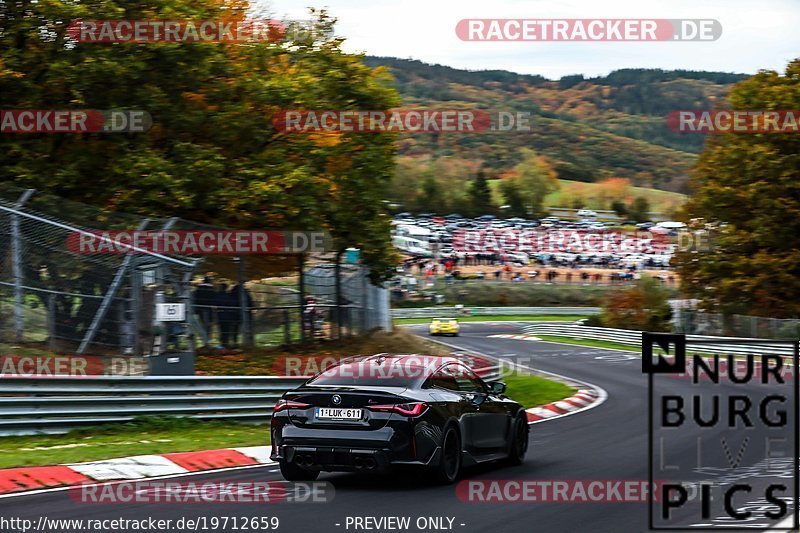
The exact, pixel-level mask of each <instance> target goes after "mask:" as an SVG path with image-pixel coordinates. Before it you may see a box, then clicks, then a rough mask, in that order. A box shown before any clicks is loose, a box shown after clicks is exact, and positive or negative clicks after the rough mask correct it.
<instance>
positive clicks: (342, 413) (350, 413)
mask: <svg viewBox="0 0 800 533" xmlns="http://www.w3.org/2000/svg"><path fill="white" fill-rule="evenodd" d="M316 416H317V418H327V419H329V420H361V409H343V408H341V407H318V408H317V414H316Z"/></svg>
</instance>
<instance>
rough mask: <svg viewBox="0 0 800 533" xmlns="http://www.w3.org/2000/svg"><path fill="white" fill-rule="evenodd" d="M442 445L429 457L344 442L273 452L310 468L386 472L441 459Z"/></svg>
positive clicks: (274, 457) (279, 458)
mask: <svg viewBox="0 0 800 533" xmlns="http://www.w3.org/2000/svg"><path fill="white" fill-rule="evenodd" d="M440 454H441V449H440V448H436V450H434V453H433V454H432V455H431V457H430V458H428V459H427V460H425V461H420V460H412V461H408V460H402V459H398V458H396V457H395V456H394V454H393V453H392V451H391V450H389V449H372V448H352V447H344V446H293V445H284V446H280V447H278V449H277V453H274V454H272V455H271V456H270V458H271V459H272V460H273V461H286V462H290V463H297V464H298V465H299V466H302V467H303V468H306V469H309V470H326V471H332V472H333V471H335V472H385V471H386V470H388V469H389V468H390V467H391V466H401V465H402V466H427V465H431V464H436V463H437V462H438V461H439V455H440Z"/></svg>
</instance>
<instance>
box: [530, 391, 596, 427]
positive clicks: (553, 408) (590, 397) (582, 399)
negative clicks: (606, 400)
mask: <svg viewBox="0 0 800 533" xmlns="http://www.w3.org/2000/svg"><path fill="white" fill-rule="evenodd" d="M599 397H600V394H599V393H598V392H597V391H596V390H594V389H581V390H579V391H578V392H576V393H575V394H573V395H572V396H570V397H569V398H564V399H563V400H558V401H557V402H552V403H548V404H546V405H540V406H538V407H531V408H530V409H525V413H526V414H527V415H528V423H529V424H536V423H537V422H543V421H545V420H548V419H551V418H557V417H561V416H564V415H567V414H571V413H573V412H576V411H581V410H583V409H586V408H587V407H589V406H590V405H592V404H594V403H595V402H596V401H598V399H599Z"/></svg>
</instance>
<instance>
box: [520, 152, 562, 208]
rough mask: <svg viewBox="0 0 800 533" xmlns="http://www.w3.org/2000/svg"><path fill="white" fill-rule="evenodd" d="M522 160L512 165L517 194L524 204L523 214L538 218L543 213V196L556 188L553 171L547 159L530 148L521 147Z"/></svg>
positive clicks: (556, 181)
mask: <svg viewBox="0 0 800 533" xmlns="http://www.w3.org/2000/svg"><path fill="white" fill-rule="evenodd" d="M520 153H521V154H522V161H521V162H520V163H519V164H518V165H517V166H516V167H514V172H515V174H516V176H515V177H514V178H513V180H514V181H515V182H516V186H517V189H518V190H519V194H520V196H521V197H522V201H523V202H524V205H525V213H524V214H525V215H527V216H529V217H535V218H539V217H542V216H544V215H545V209H544V198H545V196H547V195H548V194H550V193H551V192H553V191H556V190H558V179H557V176H556V173H555V171H554V170H553V169H552V167H550V165H549V164H548V163H547V161H546V160H545V159H544V158H543V157H541V156H539V155H538V154H537V153H536V152H534V151H533V150H531V149H530V148H522V149H521V150H520Z"/></svg>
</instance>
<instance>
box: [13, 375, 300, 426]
mask: <svg viewBox="0 0 800 533" xmlns="http://www.w3.org/2000/svg"><path fill="white" fill-rule="evenodd" d="M306 379H307V378H303V377H227V376H225V377H194V376H169V377H161V376H159V377H66V376H65V377H55V376H48V377H3V378H2V379H0V435H21V434H31V433H38V432H44V433H62V432H65V431H68V430H70V429H73V428H75V427H78V426H87V425H97V424H104V423H109V422H129V421H130V420H132V419H133V418H134V417H135V416H141V415H181V416H190V417H193V418H198V419H236V420H243V421H248V420H251V421H256V422H264V421H267V420H268V419H269V416H270V414H271V413H272V408H273V406H274V405H275V402H276V401H277V400H278V398H280V396H281V394H283V393H284V392H285V391H287V390H289V389H292V388H294V387H297V386H299V385H300V384H302V383H303V382H304V381H305V380H306ZM21 395H24V396H21Z"/></svg>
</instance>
